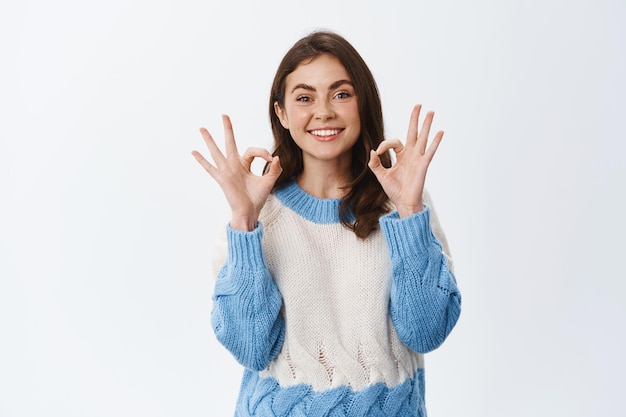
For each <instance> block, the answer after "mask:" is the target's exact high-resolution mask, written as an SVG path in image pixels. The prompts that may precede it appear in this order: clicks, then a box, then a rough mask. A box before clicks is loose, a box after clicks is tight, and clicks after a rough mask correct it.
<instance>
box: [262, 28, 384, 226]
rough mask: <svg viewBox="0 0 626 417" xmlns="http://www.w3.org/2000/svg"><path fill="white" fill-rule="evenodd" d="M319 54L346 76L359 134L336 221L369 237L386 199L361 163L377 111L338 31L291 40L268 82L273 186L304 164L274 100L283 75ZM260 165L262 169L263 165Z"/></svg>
mask: <svg viewBox="0 0 626 417" xmlns="http://www.w3.org/2000/svg"><path fill="white" fill-rule="evenodd" d="M322 54H329V55H332V56H334V57H336V58H337V59H338V60H339V61H340V62H341V64H342V65H343V66H344V67H345V69H346V71H347V72H348V74H349V75H350V78H351V79H352V83H353V85H354V89H355V92H356V96H357V102H358V108H359V115H360V119H361V134H360V137H359V138H358V140H357V142H356V144H355V145H354V146H353V147H352V163H351V178H352V181H351V182H350V183H349V184H348V185H347V186H346V189H348V192H347V193H346V194H345V195H344V197H342V198H341V201H340V203H339V218H340V219H341V223H342V224H343V225H344V226H345V227H347V228H348V229H350V230H352V231H354V233H355V234H356V235H357V236H358V237H360V238H365V237H367V236H369V234H370V233H372V232H373V231H374V230H376V229H377V228H378V219H379V218H380V216H381V215H383V214H385V213H387V212H388V211H389V210H390V203H389V198H388V197H387V195H386V194H385V192H384V191H383V189H382V187H381V185H380V183H379V182H378V180H377V179H376V176H375V175H374V174H373V173H372V171H371V170H370V168H369V167H368V166H367V163H368V161H369V158H370V151H371V150H372V149H376V148H377V147H378V145H379V144H380V142H381V141H382V140H383V138H384V126H383V114H382V107H381V102H380V95H379V94H378V88H377V86H376V81H375V80H374V77H373V76H372V73H371V71H370V70H369V68H368V67H367V65H366V64H365V61H364V60H363V58H362V57H361V55H359V53H358V52H357V51H356V49H354V47H353V46H352V45H351V44H350V43H349V42H348V41H347V40H345V39H344V38H343V37H341V36H340V35H338V34H336V33H333V32H327V31H317V32H313V33H311V34H309V35H308V36H306V37H304V38H302V39H300V40H299V41H298V42H296V43H295V44H294V45H293V46H292V47H291V49H289V51H288V52H287V53H286V54H285V56H284V57H283V59H282V61H281V63H280V65H279V66H278V69H277V71H276V75H275V77H274V82H273V84H272V90H271V94H270V101H269V116H270V122H271V125H272V133H273V134H274V152H273V155H278V156H279V157H280V165H281V166H282V168H283V172H282V173H281V175H280V177H279V178H278V180H277V181H276V184H275V185H274V190H276V189H278V188H280V187H282V186H284V185H285V184H286V183H287V182H289V181H290V180H291V179H292V178H294V177H297V176H298V175H299V174H300V173H302V170H303V169H304V165H303V161H302V150H301V149H300V148H299V147H298V145H296V143H295V141H294V140H293V139H292V137H291V134H290V133H289V130H288V129H285V128H284V127H283V126H282V124H281V123H280V119H279V118H278V116H277V115H276V112H275V108H274V103H278V105H279V106H280V107H281V108H284V104H285V84H286V79H287V76H288V75H289V74H291V73H292V72H293V71H295V69H296V68H297V67H298V66H299V65H300V64H301V63H302V62H304V61H308V62H310V61H311V60H313V59H315V58H316V57H318V56H320V55H322ZM380 159H381V161H382V164H383V166H385V167H387V168H388V167H390V166H391V157H390V155H389V152H386V153H385V154H383V155H380ZM265 169H266V170H267V169H268V166H267V165H266V167H265Z"/></svg>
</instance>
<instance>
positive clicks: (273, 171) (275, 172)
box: [267, 155, 283, 177]
mask: <svg viewBox="0 0 626 417" xmlns="http://www.w3.org/2000/svg"><path fill="white" fill-rule="evenodd" d="M281 172H283V167H281V166H280V158H279V157H278V155H276V156H275V157H273V158H272V161H271V162H270V169H269V171H268V172H267V175H269V176H271V177H278V176H279V175H280V173H281Z"/></svg>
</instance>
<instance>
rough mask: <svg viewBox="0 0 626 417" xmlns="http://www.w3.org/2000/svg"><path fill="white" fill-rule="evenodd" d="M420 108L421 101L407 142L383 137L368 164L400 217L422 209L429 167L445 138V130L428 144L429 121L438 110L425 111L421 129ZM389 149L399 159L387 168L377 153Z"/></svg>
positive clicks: (411, 123)
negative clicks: (403, 142)
mask: <svg viewBox="0 0 626 417" xmlns="http://www.w3.org/2000/svg"><path fill="white" fill-rule="evenodd" d="M421 108H422V106H421V105H417V106H415V107H414V108H413V112H412V113H411V120H410V122H409V131H408V133H407V138H406V144H405V145H403V144H402V142H400V141H399V140H398V139H391V140H384V141H383V142H381V143H380V145H379V146H378V149H376V150H375V151H374V150H373V151H372V152H371V157H370V162H369V164H368V165H369V167H370V169H371V170H372V172H373V173H374V175H376V178H378V181H379V182H380V185H381V186H382V187H383V190H384V191H385V193H387V196H388V197H389V199H390V200H391V202H392V203H393V204H394V205H395V206H396V208H397V210H398V214H399V215H400V217H406V216H410V215H411V214H414V213H417V212H419V211H422V210H423V208H424V205H423V202H422V193H423V192H424V182H425V180H426V171H427V170H428V166H429V164H430V161H432V159H433V156H434V155H435V152H436V151H437V147H438V146H439V143H441V139H442V138H443V131H439V132H437V133H436V134H435V137H434V138H433V140H432V143H431V144H430V146H428V148H426V145H427V142H428V134H429V132H430V125H431V124H432V121H433V117H434V115H435V113H433V112H428V114H426V118H425V119H424V123H423V124H422V129H421V130H420V131H419V132H418V125H419V114H420V110H421ZM389 149H393V151H394V152H395V154H396V163H395V164H394V165H393V166H392V167H391V168H385V167H383V166H382V164H381V162H380V158H379V157H378V155H381V154H383V153H385V152H387V151H388V150H389Z"/></svg>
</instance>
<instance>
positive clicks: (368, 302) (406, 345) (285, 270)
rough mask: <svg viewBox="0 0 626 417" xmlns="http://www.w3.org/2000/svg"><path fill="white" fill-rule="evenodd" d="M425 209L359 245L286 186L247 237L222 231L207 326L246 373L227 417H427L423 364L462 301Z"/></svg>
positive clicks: (334, 209) (314, 202)
mask: <svg viewBox="0 0 626 417" xmlns="http://www.w3.org/2000/svg"><path fill="white" fill-rule="evenodd" d="M424 197H425V208H424V210H423V211H421V212H420V213H416V214H414V215H413V216H410V217H407V218H402V219H401V218H400V217H399V216H398V213H397V212H392V213H389V214H387V215H385V216H383V217H381V218H380V221H379V223H380V229H379V230H377V231H375V232H373V233H372V234H371V235H370V236H369V237H367V238H366V239H359V238H357V237H356V235H355V234H354V233H353V232H352V231H350V230H348V229H346V228H345V227H344V226H342V225H341V223H340V219H339V212H338V207H339V200H338V199H319V198H316V197H313V196H311V195H309V194H307V193H306V192H304V191H303V190H302V189H301V188H300V187H299V186H298V185H297V183H295V182H291V183H289V184H288V185H286V186H285V187H283V188H281V189H278V190H276V191H275V193H274V194H272V195H270V196H269V198H268V200H267V202H266V204H265V206H264V207H263V210H262V211H261V215H260V218H259V223H258V227H257V228H256V229H255V230H253V231H251V232H241V231H237V230H234V229H232V228H230V227H229V226H228V227H227V230H226V244H225V246H226V249H227V251H225V252H226V253H224V254H223V255H224V256H223V257H220V254H219V253H217V254H216V257H215V259H214V260H217V262H221V260H224V261H225V263H224V264H223V267H222V268H221V269H220V270H219V273H218V275H217V280H216V285H215V292H214V297H213V302H214V304H213V312H212V316H211V319H212V320H211V321H212V325H213V329H214V331H215V334H216V336H217V338H218V340H219V341H220V342H221V343H222V344H223V345H224V346H225V347H226V348H227V349H228V350H229V351H230V352H231V353H232V354H233V355H234V357H235V358H236V359H237V360H238V361H239V362H240V363H241V364H242V365H243V366H244V367H245V371H244V376H243V382H242V385H241V391H240V394H239V399H238V401H237V408H236V413H235V415H236V417H247V416H263V417H269V416H285V417H286V416H302V417H305V416H306V417H308V416H354V417H360V416H364V417H365V416H368V417H372V416H381V417H382V416H385V417H391V416H410V417H414V416H426V409H425V405H424V366H423V364H424V362H423V356H422V354H423V353H425V352H428V351H431V350H433V349H435V348H437V347H438V346H439V345H440V344H441V343H442V342H443V341H444V340H445V339H446V337H447V336H448V334H449V333H450V331H451V330H452V328H453V327H454V325H455V323H456V321H457V319H458V317H459V314H460V307H461V297H460V294H459V291H458V289H457V285H456V281H455V278H454V275H453V272H452V264H451V261H450V259H449V257H448V256H447V254H446V253H444V252H447V250H444V247H446V246H447V244H446V240H445V237H444V235H443V233H442V232H441V228H440V227H439V224H438V222H437V219H436V216H435V215H434V212H433V211H432V209H431V208H430V203H429V201H428V196H427V195H425V196H424ZM442 243H443V246H442Z"/></svg>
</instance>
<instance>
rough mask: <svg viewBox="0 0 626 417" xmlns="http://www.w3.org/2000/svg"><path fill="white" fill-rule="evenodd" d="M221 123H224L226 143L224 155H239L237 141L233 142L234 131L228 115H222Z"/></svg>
mask: <svg viewBox="0 0 626 417" xmlns="http://www.w3.org/2000/svg"><path fill="white" fill-rule="evenodd" d="M222 124H223V125H224V142H225V143H226V157H229V156H236V155H239V151H238V150H237V143H236V142H235V132H233V124H232V123H231V121H230V117H228V115H226V114H223V115H222Z"/></svg>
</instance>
